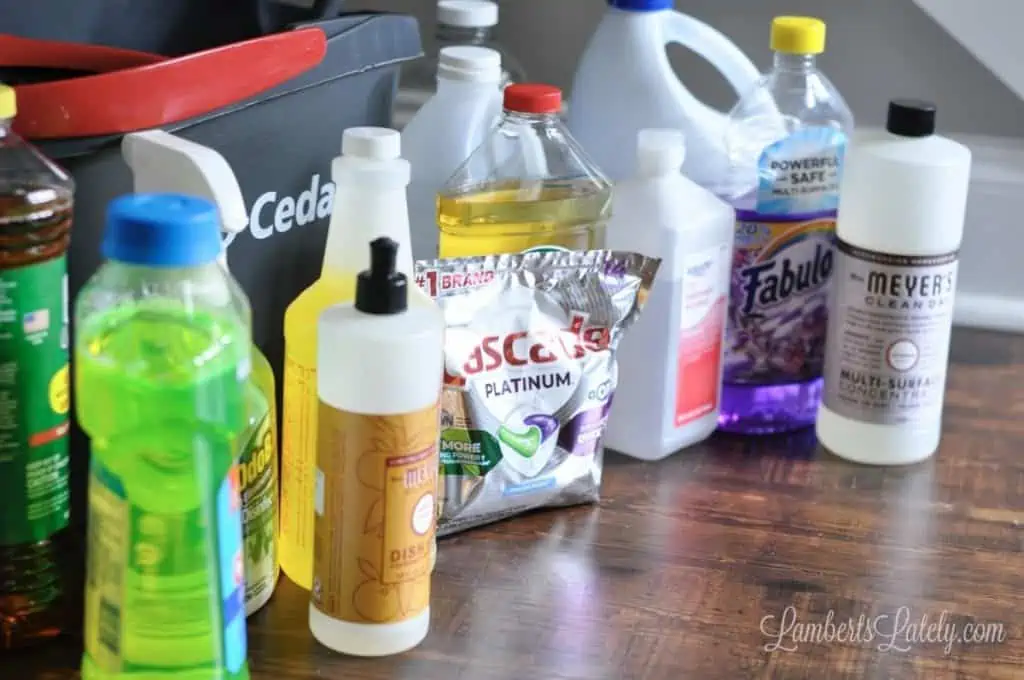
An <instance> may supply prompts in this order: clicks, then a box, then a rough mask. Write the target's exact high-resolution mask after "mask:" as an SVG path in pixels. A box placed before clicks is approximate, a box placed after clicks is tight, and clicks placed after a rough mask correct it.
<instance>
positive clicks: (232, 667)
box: [74, 194, 252, 680]
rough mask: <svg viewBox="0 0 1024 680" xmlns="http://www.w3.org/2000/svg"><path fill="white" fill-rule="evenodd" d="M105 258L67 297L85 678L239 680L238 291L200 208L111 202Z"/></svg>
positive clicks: (162, 200) (241, 421)
mask: <svg viewBox="0 0 1024 680" xmlns="http://www.w3.org/2000/svg"><path fill="white" fill-rule="evenodd" d="M102 250H103V255H104V257H105V258H106V260H107V262H106V263H105V264H104V265H103V266H102V267H101V268H100V269H99V271H97V272H96V274H95V275H93V277H92V278H91V279H90V280H89V282H88V283H87V284H86V286H85V287H84V288H83V289H82V292H81V293H80V294H79V296H78V300H77V302H76V304H75V326H76V329H77V337H76V340H75V362H74V368H75V405H76V411H77V413H78V420H79V422H80V423H81V424H82V429H83V430H85V432H86V434H88V436H89V439H90V450H91V454H92V455H91V459H90V472H89V474H90V477H89V537H88V538H89V543H88V559H87V565H86V596H85V631H84V638H85V654H84V657H83V660H82V678H83V680H114V679H115V678H124V679H128V678H147V680H184V679H185V678H187V679H188V680H242V679H244V678H248V677H249V673H248V668H247V664H246V630H245V579H244V558H243V553H242V521H241V499H240V497H239V479H238V468H237V467H236V466H235V465H234V461H235V455H236V446H237V441H238V437H239V435H240V434H241V433H242V432H243V430H244V429H245V425H246V403H245V386H246V383H247V382H248V380H249V372H250V364H251V359H250V354H251V348H252V340H251V338H252V331H251V329H250V321H249V319H250V314H249V303H248V301H247V300H246V298H245V295H244V294H243V293H242V291H241V289H240V288H239V287H238V285H237V284H236V283H235V282H234V280H233V279H232V278H231V277H230V276H229V275H228V273H227V272H226V271H224V269H223V267H221V266H220V265H219V264H218V263H217V257H218V256H219V254H220V252H221V240H220V224H219V221H218V217H217V211H216V209H215V208H214V206H213V204H212V203H210V202H208V201H205V200H202V199H197V198H192V197H188V196H183V195H178V194H136V195H132V196H126V197H123V198H120V199H118V200H116V201H115V202H114V203H113V204H112V205H111V207H110V210H109V214H108V220H107V229H106V233H105V234H104V238H103V243H102Z"/></svg>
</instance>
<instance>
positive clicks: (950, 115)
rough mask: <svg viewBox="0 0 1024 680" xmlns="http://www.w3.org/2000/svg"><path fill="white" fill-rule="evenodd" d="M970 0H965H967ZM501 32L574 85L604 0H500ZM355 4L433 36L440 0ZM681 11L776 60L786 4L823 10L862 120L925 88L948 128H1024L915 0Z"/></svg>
mask: <svg viewBox="0 0 1024 680" xmlns="http://www.w3.org/2000/svg"><path fill="white" fill-rule="evenodd" d="M967 1H970V0H965V2H967ZM499 4H500V6H501V20H500V23H499V25H498V31H497V39H498V41H499V42H500V43H502V45H504V46H505V47H507V48H508V49H509V50H510V51H511V52H512V53H513V54H514V55H515V56H516V57H517V58H518V59H519V60H520V61H521V62H522V64H523V66H524V67H525V68H526V70H527V73H528V75H529V76H530V79H531V80H535V81H542V82H548V83H551V84H553V85H558V86H560V87H563V88H566V89H568V87H569V86H570V84H571V82H572V74H573V72H574V71H575V69H576V63H577V61H578V59H579V56H580V53H581V52H582V51H583V48H584V45H585V44H586V40H587V38H588V37H589V36H590V34H591V33H592V32H593V30H594V28H595V27H596V26H597V23H598V21H599V20H600V18H601V15H602V13H603V12H604V9H605V3H604V2H603V0H500V2H499ZM346 5H347V6H348V7H349V8H352V9H357V8H358V9H375V10H384V11H395V12H404V13H408V14H413V15H415V16H417V17H418V18H419V19H420V21H421V25H422V27H423V33H424V36H423V37H424V42H425V44H430V42H431V41H432V34H433V30H434V14H435V11H436V10H435V8H436V3H435V2H433V0H361V1H358V2H357V1H355V0H353V1H352V2H349V3H346ZM676 8H677V9H679V10H680V11H683V12H686V13H687V14H691V15H692V16H694V17H696V18H698V19H700V20H702V21H705V22H707V23H709V24H711V25H712V26H714V27H715V28H717V29H718V30H720V31H722V32H723V33H725V34H726V35H727V36H729V37H730V38H731V39H732V40H733V41H734V42H735V43H736V44H737V45H739V46H740V47H741V48H742V49H743V50H744V51H745V52H746V53H747V55H748V56H749V57H750V58H751V60H753V61H754V63H755V64H757V66H758V67H759V68H760V69H762V70H766V69H767V67H768V66H770V64H771V52H770V50H769V48H768V33H769V25H770V23H771V20H772V17H773V16H775V15H777V14H800V15H809V16H817V17H819V18H821V19H823V20H824V21H825V22H826V23H827V24H828V46H827V52H826V54H825V55H823V56H822V58H821V60H820V64H821V67H822V69H823V70H824V71H825V73H826V74H827V75H828V76H829V78H830V79H831V80H832V81H833V82H834V83H835V84H836V86H837V87H838V88H839V90H840V91H841V92H842V93H843V96H844V97H845V98H846V100H847V101H848V103H849V104H850V106H851V107H852V108H853V111H854V115H855V116H856V118H857V122H858V124H859V125H881V124H882V123H883V122H884V118H885V107H886V104H887V102H888V100H889V99H890V98H892V97H923V98H926V99H931V100H932V101H934V102H935V103H936V104H937V105H938V107H939V125H940V126H941V128H942V129H943V130H944V131H945V132H947V133H961V134H964V133H968V134H984V135H998V136H1011V137H1022V136H1024V102H1021V101H1020V100H1019V99H1018V98H1017V97H1016V96H1015V95H1014V94H1013V93H1012V92H1010V91H1009V90H1008V89H1007V88H1006V87H1005V86H1004V85H1003V84H1002V83H1001V82H1000V81H999V80H998V79H997V78H996V77H995V76H994V75H992V74H991V72H989V71H988V69H986V68H985V67H984V66H982V65H981V64H980V63H978V62H977V61H976V60H975V59H974V57H973V56H971V54H970V53H969V52H967V51H966V50H965V49H963V48H962V47H961V46H960V45H959V43H957V42H956V41H955V40H954V39H953V38H951V37H950V36H949V35H948V34H947V33H946V32H945V31H944V30H943V29H942V28H941V27H939V26H938V25H937V24H935V23H934V22H933V21H932V20H931V19H930V18H929V17H928V16H927V15H926V14H924V13H923V12H922V11H921V10H919V9H918V8H917V7H916V6H915V5H914V4H913V2H911V0H677V1H676ZM669 54H670V56H671V58H672V62H673V64H674V65H675V67H676V72H677V73H678V74H679V75H680V77H681V79H682V80H683V82H684V83H685V85H686V86H687V87H688V88H689V89H690V90H692V91H693V92H694V94H696V95H697V96H698V97H700V98H701V99H703V100H704V101H705V102H707V103H708V104H711V105H714V106H717V107H719V108H722V109H727V108H728V107H730V106H731V105H732V103H733V101H734V96H733V94H732V92H731V90H730V89H729V87H728V85H727V84H726V83H725V81H724V80H723V79H722V78H721V77H720V76H719V75H718V73H717V71H715V70H714V69H713V68H712V67H711V66H710V65H708V64H707V63H706V62H704V61H703V60H702V59H700V58H699V57H697V56H695V55H694V54H693V53H691V52H689V51H688V50H686V49H684V48H681V47H679V46H672V47H670V48H669Z"/></svg>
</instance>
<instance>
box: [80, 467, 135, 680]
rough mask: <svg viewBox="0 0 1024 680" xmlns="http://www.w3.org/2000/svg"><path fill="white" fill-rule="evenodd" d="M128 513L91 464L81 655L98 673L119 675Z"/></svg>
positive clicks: (113, 486)
mask: <svg viewBox="0 0 1024 680" xmlns="http://www.w3.org/2000/svg"><path fill="white" fill-rule="evenodd" d="M130 526H131V514H130V509H129V507H128V502H127V501H126V500H125V497H124V488H123V487H122V486H121V482H120V480H119V479H118V478H117V477H116V476H114V475H111V474H110V473H109V472H108V471H107V470H106V469H105V468H104V467H103V466H101V465H99V464H98V463H96V462H93V465H92V475H91V479H90V480H89V521H88V545H89V550H88V556H87V561H86V572H85V573H86V583H85V630H84V638H85V651H86V653H87V654H88V655H89V658H90V659H91V660H92V661H93V663H95V664H96V666H97V667H98V668H99V669H100V670H101V671H103V672H105V673H107V674H109V675H114V674H117V673H120V672H121V667H122V661H121V659H122V655H123V647H122V640H123V637H124V632H123V619H124V604H125V598H124V589H125V588H124V585H125V584H124V579H125V576H126V575H127V567H128V559H129V549H130V535H129V532H130Z"/></svg>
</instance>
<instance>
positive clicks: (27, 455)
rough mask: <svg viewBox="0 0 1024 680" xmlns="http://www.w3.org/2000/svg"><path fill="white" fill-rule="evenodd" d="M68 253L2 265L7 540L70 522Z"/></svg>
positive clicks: (1, 491) (1, 536) (0, 477)
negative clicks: (14, 265) (36, 261)
mask: <svg viewBox="0 0 1024 680" xmlns="http://www.w3.org/2000/svg"><path fill="white" fill-rule="evenodd" d="M69 410H70V397H69V370H68V301H67V273H66V263H65V258H64V256H60V257H57V258H54V259H52V260H48V261H46V262H42V263H39V264H32V265H28V266H25V267H18V268H15V269H5V270H2V271H0V498H2V499H3V502H2V503H0V545H16V544H19V543H32V542H35V541H41V540H44V539H46V538H48V537H49V536H51V535H53V534H54V533H56V532H57V531H59V530H61V529H63V528H64V527H66V526H67V525H68V518H69V513H70V511H69V500H70V491H69V486H68V438H67V434H68V411H69Z"/></svg>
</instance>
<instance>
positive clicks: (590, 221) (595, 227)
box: [437, 83, 612, 257]
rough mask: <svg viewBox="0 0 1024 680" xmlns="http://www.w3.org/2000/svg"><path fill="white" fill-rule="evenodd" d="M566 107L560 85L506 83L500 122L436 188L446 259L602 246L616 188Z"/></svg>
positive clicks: (441, 243) (443, 251)
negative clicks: (571, 124)
mask: <svg viewBox="0 0 1024 680" xmlns="http://www.w3.org/2000/svg"><path fill="white" fill-rule="evenodd" d="M561 107H562V91H561V90H559V89H558V88H557V87H553V86H551V85H541V84H536V83H517V84H514V85H510V86H508V87H506V88H505V92H504V114H503V116H502V118H501V121H500V123H499V124H498V126H497V127H495V129H494V130H493V131H492V132H491V134H490V136H489V137H488V138H487V139H486V140H485V141H484V142H483V144H481V145H480V146H479V147H477V149H476V151H474V152H473V153H472V154H471V155H470V157H469V158H468V159H467V160H466V162H465V163H463V164H462V165H461V166H460V167H459V169H458V170H456V171H455V174H453V175H452V177H451V178H450V179H449V180H448V182H447V183H446V184H445V186H444V187H443V188H442V189H441V192H440V193H439V194H438V200H437V206H438V207H437V211H438V216H437V222H438V226H439V227H440V230H441V234H440V246H439V250H440V254H441V257H463V256H466V255H491V254H495V253H518V252H522V251H525V250H530V249H535V248H552V249H554V248H558V249H563V250H590V249H593V248H601V247H603V246H604V239H605V226H606V224H607V222H608V218H609V216H610V215H611V198H612V186H611V184H610V183H609V181H608V179H607V178H605V176H604V174H603V173H602V172H601V171H600V170H598V169H597V167H596V166H594V164H593V163H592V162H591V161H590V159H589V158H588V157H587V155H586V154H585V153H584V152H583V149H582V148H581V147H580V145H579V144H578V143H577V142H576V140H574V139H573V138H572V135H570V134H569V131H568V129H567V128H566V127H565V125H564V124H563V123H562V121H561V119H560V117H559V111H561Z"/></svg>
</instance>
